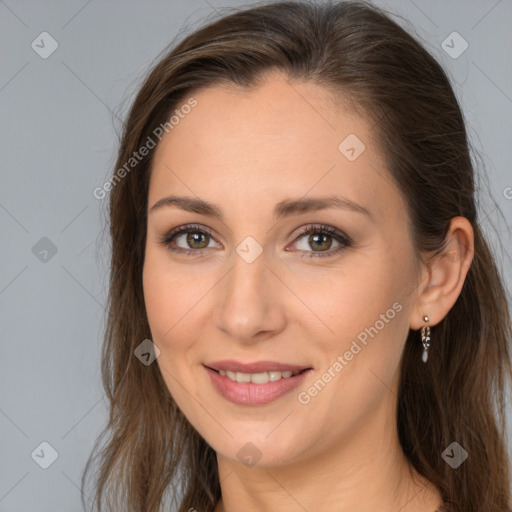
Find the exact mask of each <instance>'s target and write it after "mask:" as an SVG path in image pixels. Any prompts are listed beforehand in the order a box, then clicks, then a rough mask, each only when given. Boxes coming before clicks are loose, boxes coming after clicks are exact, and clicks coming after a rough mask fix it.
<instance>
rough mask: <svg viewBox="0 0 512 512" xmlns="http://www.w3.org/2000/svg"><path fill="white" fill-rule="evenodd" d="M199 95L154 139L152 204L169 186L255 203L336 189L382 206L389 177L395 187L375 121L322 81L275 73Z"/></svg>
mask: <svg viewBox="0 0 512 512" xmlns="http://www.w3.org/2000/svg"><path fill="white" fill-rule="evenodd" d="M191 96H193V97H194V98H195V100H196V101H197V105H196V106H195V107H194V108H192V109H191V110H190V112H189V113H188V114H186V115H184V116H183V117H182V118H181V119H180V121H179V123H178V124H176V125H175V126H174V127H173V128H172V129H171V130H170V131H169V133H168V134H166V135H164V137H163V138H162V141H161V142H160V143H159V144H158V146H157V148H156V154H155V158H154V160H153V169H152V176H151V180H150V204H151V201H153V202H154V200H157V199H158V198H159V195H161V193H160V192H161V191H165V192H172V193H186V194H187V195H198V196H200V197H204V198H207V197H215V196H218V197H219V198H220V199H222V200H227V201H230V200H233V201H238V202H240V201H242V204H244V205H245V206H246V208H248V207H251V206H252V207H255V208H256V209H257V207H258V204H259V201H260V200H261V199H262V198H274V199H275V200H276V202H277V201H278V200H279V199H280V198H282V196H284V195H286V196H287V197H288V196H297V197H301V196H304V195H305V194H308V192H309V191H311V192H315V193H318V194H320V193H332V192H333V191H334V189H336V191H338V192H340V193H343V195H345V196H349V197H350V198H351V199H353V200H355V201H357V200H358V199H361V198H362V197H363V196H364V197H366V201H369V202H372V201H373V202H374V203H375V208H378V207H379V201H378V200H377V199H378V197H377V196H379V194H380V195H382V193H383V192H385V191H384V189H383V187H382V182H383V181H384V182H387V184H388V188H390V190H388V192H389V193H391V194H393V193H396V192H397V191H396V190H392V189H393V185H392V183H391V179H390V177H389V175H388V174H387V172H386V170H385V166H384V163H383V161H382V158H381V155H380V152H379V150H378V148H377V146H376V143H375V142H374V140H373V137H374V133H373V132H372V131H371V127H370V125H369V123H368V122H367V121H366V120H365V119H363V118H362V117H360V116H358V115H357V114H355V113H353V112H352V111H351V110H349V109H348V108H343V103H342V102H341V101H340V100H338V99H336V98H335V97H334V96H333V95H332V93H331V92H330V91H328V90H327V89H325V88H323V87H321V86H319V85H316V84H313V83H297V82H288V81H287V80H286V79H285V78H284V77H282V76H281V75H278V74H274V75H270V76H269V77H268V78H267V79H266V80H265V81H264V82H263V83H262V84H261V85H260V86H258V87H257V88H254V89H251V90H249V91H247V90H243V89H240V88H235V87H228V86H224V85H222V86H211V87H207V88H204V89H201V90H199V91H196V92H195V93H192V94H191ZM187 99H188V98H185V101H187ZM177 108H178V109H179V107H177ZM354 155H355V156H356V158H355V159H354ZM390 185H391V187H390ZM313 189H314V190H313ZM388 195H389V194H388ZM382 199H383V200H389V199H390V197H383V198H382ZM391 199H392V198H391ZM395 199H396V198H395ZM361 200H362V199H361ZM380 206H383V205H380Z"/></svg>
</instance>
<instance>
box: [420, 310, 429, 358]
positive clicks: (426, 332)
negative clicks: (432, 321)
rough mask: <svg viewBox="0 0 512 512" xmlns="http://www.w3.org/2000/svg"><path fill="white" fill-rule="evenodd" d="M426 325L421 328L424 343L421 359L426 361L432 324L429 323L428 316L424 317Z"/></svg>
mask: <svg viewBox="0 0 512 512" xmlns="http://www.w3.org/2000/svg"><path fill="white" fill-rule="evenodd" d="M423 320H424V321H425V325H424V326H423V327H422V328H421V342H422V343H423V355H422V356H421V360H422V361H423V362H424V363H426V362H427V360H428V349H429V348H430V326H429V324H428V316H427V315H425V316H424V317H423Z"/></svg>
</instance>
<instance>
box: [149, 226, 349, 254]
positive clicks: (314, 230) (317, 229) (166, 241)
mask: <svg viewBox="0 0 512 512" xmlns="http://www.w3.org/2000/svg"><path fill="white" fill-rule="evenodd" d="M183 233H201V234H204V235H208V236H209V237H211V238H213V236H212V231H211V230H210V229H209V228H206V227H202V226H200V225H198V224H186V225H183V226H180V227H178V228H176V229H174V230H172V231H170V232H169V233H167V234H166V235H165V236H163V237H162V238H161V239H160V240H159V243H161V244H163V245H164V246H166V247H167V248H168V249H169V250H170V251H172V252H175V253H179V254H185V255H187V256H194V257H197V256H198V253H200V252H202V251H204V250H206V249H207V248H206V247H205V248H203V249H183V248H176V247H171V246H170V245H171V242H172V241H173V240H174V239H175V238H176V237H177V236H178V235H181V234H183ZM314 234H326V235H330V236H332V237H333V238H334V239H335V240H336V241H337V242H339V243H340V244H341V245H340V246H339V247H337V248H336V249H334V250H329V251H302V252H305V253H306V254H302V255H301V257H304V258H325V257H330V256H333V255H335V254H338V253H340V252H341V251H343V250H345V249H347V248H348V247H351V246H352V240H351V239H350V238H349V237H348V236H347V235H345V234H344V233H342V232H341V231H339V230H337V229H335V228H333V227H331V226H327V225H324V224H320V225H310V226H307V227H305V228H304V229H302V230H301V231H300V232H299V233H298V234H297V237H296V238H295V240H299V239H300V238H302V237H304V236H305V235H314ZM199 256H200V255H199Z"/></svg>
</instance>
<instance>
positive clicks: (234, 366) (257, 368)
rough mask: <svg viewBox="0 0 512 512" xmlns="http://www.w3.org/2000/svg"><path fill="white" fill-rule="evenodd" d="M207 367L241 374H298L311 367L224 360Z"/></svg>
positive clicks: (274, 362)
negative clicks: (271, 372)
mask: <svg viewBox="0 0 512 512" xmlns="http://www.w3.org/2000/svg"><path fill="white" fill-rule="evenodd" d="M204 365H205V366H207V367H208V368H211V369H212V370H217V371H219V370H231V371H232V372H240V373H260V372H267V371H274V372H285V371H291V372H298V371H301V370H308V369H310V368H311V367H310V366H307V365H300V364H286V363H279V362H277V361H257V362H254V363H241V362H239V361H234V360H232V359H230V360H224V361H214V362H212V363H205V364H204Z"/></svg>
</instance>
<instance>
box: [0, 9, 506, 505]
mask: <svg viewBox="0 0 512 512" xmlns="http://www.w3.org/2000/svg"><path fill="white" fill-rule="evenodd" d="M248 3H250V2H245V1H232V2H225V1H223V0H188V1H184V0H179V1H172V2H171V1H157V0H152V1H148V2H142V1H138V2H136V1H121V0H116V1H100V0H91V1H85V0H72V1H67V2H64V1H61V2H59V1H56V0H53V1H50V0H45V1H35V0H34V1H26V0H25V1H14V0H5V1H1V0H0V38H1V39H0V40H1V48H2V51H1V65H0V70H1V72H0V73H1V74H0V119H1V125H0V130H1V163H2V167H1V171H2V174H1V180H2V182H1V188H0V227H1V232H2V243H1V245H0V247H1V262H2V264H1V265H0V312H1V317H0V332H1V342H2V346H1V349H2V357H1V362H0V453H1V457H0V459H1V462H0V511H9V512H19V511H32V512H34V511H52V512H59V511H68V512H69V511H77V512H78V511H80V510H81V504H80V491H79V485H80V477H81V474H82V469H83V466H84V464H85V461H86V458H87V456H88V454H89V452H90V450H91V449H92V445H93V442H94V440H95V438H96V436H97V435H98V434H99V432H100V429H101V428H102V426H103V424H104V422H105V419H106V416H105V415H106V410H107V409H106V403H105V401H104V399H103V393H102V389H101V386H100V344H101V337H102V331H103V327H104V322H105V316H104V314H105V313H104V307H103V304H104V303H105V299H106V291H107V290H106V283H107V277H108V275H107V270H108V265H107V263H108V251H107V248H108V247H107V246H106V245H104V244H102V243H101V241H102V235H101V233H102V230H103V227H104V223H105V218H104V212H103V208H104V207H105V206H106V204H105V203H104V201H106V200H97V199H95V198H94V196H93V190H94V188H95V187H98V186H102V184H103V183H104V182H105V180H106V179H107V177H108V175H109V174H110V173H111V170H112V169H111V168H112V166H113V164H114V158H115V150H116V147H117V135H116V132H117V131H119V128H120V119H122V118H123V113H124V112H126V108H127V106H128V105H129V103H130V99H131V98H133V93H134V91H136V89H137V86H138V85H139V84H140V82H141V79H142V77H143V76H144V73H145V71H146V69H147V67H148V65H149V64H150V63H151V62H152V61H153V59H155V58H156V57H157V56H158V55H159V54H160V52H161V51H162V50H163V49H164V48H165V47H166V46H167V45H168V44H169V43H170V42H171V41H172V40H173V39H174V38H176V37H178V34H179V38H181V36H182V35H184V34H186V33H188V32H190V31H191V30H192V29H193V28H195V27H196V26H197V25H198V23H199V22H200V21H201V20H203V19H204V18H205V17H207V16H209V15H211V14H215V13H216V10H221V9H222V8H223V7H236V6H242V5H246V4H248ZM376 3H377V4H378V5H381V6H384V7H386V8H388V9H389V10H391V11H393V12H395V13H398V14H400V15H402V16H404V17H405V18H406V19H407V20H408V21H409V22H410V24H411V25H412V26H413V27H414V30H415V31H416V33H417V35H419V36H420V37H421V38H422V39H423V40H424V41H425V42H426V43H425V44H427V46H428V48H429V49H430V50H431V51H432V52H433V53H434V54H435V55H436V56H437V58H438V59H440V60H441V62H442V63H443V65H444V67H445V69H447V70H448V72H449V74H450V76H451V77H452V79H453V83H454V87H455V90H456V93H457V95H458V97H459V99H460V101H461V103H462V106H463V109H464V111H465V115H466V119H467V122H468V125H469V126H468V128H469V131H470V135H471V139H472V141H473V143H474V145H475V148H476V150H477V151H478V152H479V153H480V155H481V157H482V161H483V163H484V164H485V168H486V172H487V173H488V176H489V189H490V190H489V192H490V194H492V196H494V198H495V200H496V204H494V203H492V202H490V201H489V199H488V197H487V196H486V195H484V196H483V198H482V206H481V212H482V216H483V217H484V218H486V219H487V221H486V222H488V221H491V222H492V223H493V224H494V225H495V226H496V231H495V232H492V233H491V236H492V240H493V243H494V245H495V246H496V248H497V250H498V251H499V254H500V257H501V258H502V259H503V261H504V263H503V264H504V265H507V268H510V267H508V265H509V263H510V262H509V260H507V259H506V258H507V253H508V254H509V253H510V252H511V251H510V249H511V238H510V228H509V226H508V225H507V222H508V221H509V220H510V218H511V215H512V188H509V187H512V175H511V168H512V166H511V164H512V162H511V152H510V142H511V137H510V135H511V123H512V121H511V120H512V67H511V66H510V53H511V52H510V49H511V42H512V41H511V40H512V32H511V31H510V20H511V19H512V2H511V1H510V0H501V1H496V0H486V1H484V0H482V1H476V0H473V1H471V2H468V1H467V0H457V1H453V0H452V1H449V2H447V1H434V0H430V1H427V2H421V3H420V0H415V2H413V1H411V0H403V1H402V0H388V1H381V2H376ZM398 21H399V22H400V23H401V24H403V22H402V21H400V20H398ZM406 27H407V25H406ZM44 31H46V32H48V33H49V34H51V36H52V37H53V38H54V39H55V40H56V41H57V43H58V48H57V50H56V51H55V52H54V53H53V54H51V55H50V56H49V57H47V58H42V57H41V56H40V55H39V54H38V53H36V51H35V50H34V49H33V48H32V47H31V44H32V42H33V41H35V44H36V43H37V44H39V47H40V48H38V50H39V51H40V52H42V51H43V48H42V46H43V44H44V51H48V50H49V49H51V46H50V40H49V39H45V41H44V43H41V37H38V36H39V35H40V34H41V33H42V32H44ZM453 31H456V32H458V33H460V34H461V36H462V37H463V38H464V39H465V40H466V41H467V43H468V45H469V46H468V48H467V50H466V51H465V52H464V53H463V54H462V55H460V56H459V57H458V58H456V59H454V58H452V57H450V56H449V55H448V54H447V53H446V52H445V50H444V49H443V47H442V42H443V41H444V40H445V39H446V38H447V36H448V35H449V34H451V33H452V32H453ZM44 37H47V36H44ZM459 43H460V41H459V42H455V43H454V45H455V49H457V48H460V46H457V45H459ZM484 193H485V194H487V192H486V190H485V189H484ZM496 207H499V208H498V209H497V208H496ZM500 209H501V210H502V211H503V214H504V215H503V217H500V216H499V215H498V212H499V210H500ZM44 237H46V239H48V240H46V239H44V240H42V241H41V239H42V238H44ZM498 241H499V242H501V244H502V248H501V249H500V247H499V244H498ZM34 247H35V248H34ZM52 248H54V249H53V250H55V248H56V250H57V252H56V253H55V254H52ZM45 250H48V251H49V252H48V253H45V252H44V251H45ZM506 280H507V286H508V289H509V290H510V289H512V281H511V276H510V271H509V270H507V271H506ZM43 441H46V442H48V443H50V445H51V446H52V447H54V449H55V450H56V451H57V452H58V458H57V459H56V460H55V462H54V463H53V464H52V465H51V466H50V467H49V468H48V469H42V468H41V467H40V466H39V465H38V464H37V463H36V462H35V460H38V461H39V462H41V461H42V459H44V457H42V456H41V447H40V443H41V442H43ZM43 449H44V446H43ZM34 450H36V451H35V452H34ZM33 453H34V457H32V456H31V454H33ZM37 453H39V455H40V457H39V458H38V457H37ZM49 453H50V452H49V451H48V450H46V452H45V457H49ZM46 460H47V461H48V460H50V459H48V458H47V459H46Z"/></svg>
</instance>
